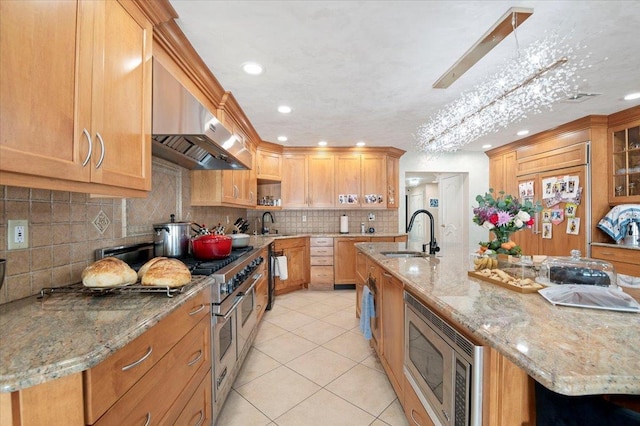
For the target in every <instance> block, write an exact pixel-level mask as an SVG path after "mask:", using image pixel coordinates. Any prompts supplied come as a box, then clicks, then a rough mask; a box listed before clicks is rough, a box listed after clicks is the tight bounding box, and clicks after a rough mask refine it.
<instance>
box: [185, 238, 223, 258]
mask: <svg viewBox="0 0 640 426" xmlns="http://www.w3.org/2000/svg"><path fill="white" fill-rule="evenodd" d="M231 243H232V241H231V237H228V236H226V235H200V236H198V237H196V238H194V239H193V240H191V246H192V249H193V256H194V257H195V258H196V259H200V260H212V259H224V258H225V257H227V256H229V255H230V254H231Z"/></svg>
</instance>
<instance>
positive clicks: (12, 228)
mask: <svg viewBox="0 0 640 426" xmlns="http://www.w3.org/2000/svg"><path fill="white" fill-rule="evenodd" d="M7 225H8V226H7V227H8V228H9V229H8V230H7V250H19V249H26V248H29V221H27V220H8V221H7Z"/></svg>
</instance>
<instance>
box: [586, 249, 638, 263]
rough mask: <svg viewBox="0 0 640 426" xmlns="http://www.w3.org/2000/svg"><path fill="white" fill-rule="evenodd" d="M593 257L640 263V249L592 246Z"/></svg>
mask: <svg viewBox="0 0 640 426" xmlns="http://www.w3.org/2000/svg"><path fill="white" fill-rule="evenodd" d="M591 257H595V258H598V259H606V260H615V261H618V262H624V263H633V264H636V265H637V264H638V263H640V250H635V249H624V248H617V247H601V246H591Z"/></svg>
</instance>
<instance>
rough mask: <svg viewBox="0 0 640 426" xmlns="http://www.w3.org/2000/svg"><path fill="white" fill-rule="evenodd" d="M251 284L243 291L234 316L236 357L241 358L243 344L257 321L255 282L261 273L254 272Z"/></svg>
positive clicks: (258, 279)
mask: <svg viewBox="0 0 640 426" xmlns="http://www.w3.org/2000/svg"><path fill="white" fill-rule="evenodd" d="M252 278H253V282H252V283H251V286H249V288H248V289H247V290H246V291H245V292H244V295H243V299H242V302H240V304H239V305H238V315H237V318H236V321H237V329H238V358H242V354H243V352H244V351H245V350H246V348H245V346H246V345H247V342H248V341H249V338H250V337H251V333H252V332H253V329H254V328H255V327H256V323H257V321H258V312H257V308H256V290H255V288H256V284H257V283H258V281H260V279H261V278H262V274H259V273H258V274H254V275H253V277H252Z"/></svg>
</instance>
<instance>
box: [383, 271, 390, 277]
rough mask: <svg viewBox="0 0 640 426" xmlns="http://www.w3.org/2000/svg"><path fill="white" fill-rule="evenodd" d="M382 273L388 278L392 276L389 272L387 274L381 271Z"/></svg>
mask: <svg viewBox="0 0 640 426" xmlns="http://www.w3.org/2000/svg"><path fill="white" fill-rule="evenodd" d="M382 275H384V276H385V277H389V278H391V277H392V275H391V274H387V273H386V272H383V273H382Z"/></svg>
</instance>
